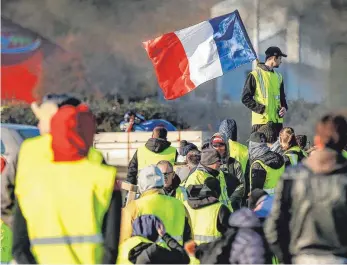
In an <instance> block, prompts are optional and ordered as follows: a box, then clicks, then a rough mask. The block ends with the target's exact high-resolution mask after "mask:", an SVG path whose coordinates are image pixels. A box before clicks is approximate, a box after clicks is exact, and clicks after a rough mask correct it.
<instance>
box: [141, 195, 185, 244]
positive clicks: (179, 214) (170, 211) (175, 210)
mask: <svg viewBox="0 0 347 265" xmlns="http://www.w3.org/2000/svg"><path fill="white" fill-rule="evenodd" d="M134 202H135V204H136V208H137V209H138V210H137V216H135V219H136V218H137V217H139V216H142V215H147V214H152V215H155V216H157V217H158V218H159V219H160V220H161V221H162V222H163V224H164V227H165V230H166V232H167V233H168V234H170V235H171V236H172V237H173V238H179V237H180V238H181V239H180V240H178V242H179V243H180V244H183V241H182V238H183V232H184V225H185V216H186V210H185V208H184V205H183V204H182V202H181V201H179V200H177V199H176V198H172V197H169V196H166V195H163V194H159V193H153V194H146V193H144V194H142V195H141V197H140V198H138V199H137V200H135V201H134ZM173 220H174V221H173ZM159 245H161V246H166V244H165V243H164V242H159Z"/></svg>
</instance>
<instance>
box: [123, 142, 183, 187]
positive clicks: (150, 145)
mask: <svg viewBox="0 0 347 265" xmlns="http://www.w3.org/2000/svg"><path fill="white" fill-rule="evenodd" d="M145 146H146V147H147V149H148V150H150V151H152V152H154V153H161V152H163V151H164V150H165V149H167V148H168V147H170V146H171V143H170V142H168V141H166V140H164V139H156V138H150V139H149V140H148V141H147V143H146V145H145ZM177 156H178V153H177V152H176V158H175V160H177ZM137 165H138V162H137V151H136V152H135V154H134V156H133V158H132V159H131V160H130V163H129V166H128V176H127V181H128V182H130V183H131V184H133V185H137V173H138V167H137Z"/></svg>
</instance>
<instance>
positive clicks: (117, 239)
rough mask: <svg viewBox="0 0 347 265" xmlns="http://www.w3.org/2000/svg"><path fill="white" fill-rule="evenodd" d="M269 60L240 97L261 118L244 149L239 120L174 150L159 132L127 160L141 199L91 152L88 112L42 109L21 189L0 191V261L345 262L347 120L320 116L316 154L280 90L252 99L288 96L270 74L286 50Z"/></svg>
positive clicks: (62, 103)
mask: <svg viewBox="0 0 347 265" xmlns="http://www.w3.org/2000/svg"><path fill="white" fill-rule="evenodd" d="M268 54H269V56H267V61H266V64H264V65H261V66H259V69H256V70H255V71H254V72H252V73H251V74H250V76H249V78H248V79H247V81H246V85H245V93H244V100H243V101H244V102H245V104H247V105H248V106H250V107H251V108H253V111H255V112H258V113H255V114H254V115H253V122H252V124H253V126H252V133H251V135H250V137H249V140H248V141H247V145H243V144H241V143H239V142H238V139H237V124H236V121H235V120H233V119H226V120H224V121H222V122H221V124H220V127H219V131H218V132H216V133H215V134H213V136H212V137H211V138H209V139H207V140H206V141H205V142H204V143H203V144H202V146H201V148H198V147H197V146H195V145H194V144H192V143H189V142H187V141H181V143H180V147H179V148H178V149H176V148H174V147H172V146H171V143H170V142H169V141H168V140H167V130H166V129H165V128H163V127H156V128H155V129H154V130H153V133H152V137H151V138H150V139H149V140H148V141H147V143H146V144H145V146H143V147H140V148H138V150H137V151H136V153H135V154H134V156H133V158H132V159H131V161H130V163H129V168H128V175H127V182H129V183H131V184H133V185H134V186H135V185H136V187H137V189H136V190H137V191H138V196H137V198H136V199H134V200H127V201H126V203H125V204H124V203H123V200H122V194H121V191H120V185H119V181H118V180H117V170H116V168H115V167H113V166H109V165H107V164H106V163H105V160H104V159H103V157H102V155H101V154H100V153H99V152H98V151H97V150H96V149H94V148H93V136H94V134H95V117H94V116H93V114H92V112H91V110H90V109H89V108H88V106H87V105H85V104H84V103H83V102H81V101H80V100H78V99H77V98H73V97H69V96H67V95H49V96H46V97H45V98H44V99H43V101H42V103H41V104H36V103H34V104H33V105H32V110H33V112H34V113H35V115H36V117H37V118H38V120H39V124H38V127H39V129H40V132H41V135H40V136H38V137H35V138H31V139H27V140H25V141H24V143H23V144H22V146H21V150H20V153H19V155H18V163H17V169H16V178H15V182H14V185H13V187H5V188H4V189H3V190H2V192H6V193H7V195H8V196H7V197H10V198H12V203H11V206H9V207H8V208H9V209H7V210H8V211H6V216H4V213H3V211H2V216H1V220H2V221H1V226H2V228H1V230H2V232H1V233H2V239H1V240H2V246H1V247H2V248H1V263H10V262H11V261H15V262H16V263H24V264H34V263H46V264H52V263H61V264H100V263H103V264H160V263H161V264H199V263H202V264H240V263H243V264H264V263H266V264H268V263H269V264H271V263H272V264H278V263H296V264H298V263H301V264H302V263H306V264H308V263H314V264H317V263H334V264H345V263H347V230H346V229H345V225H346V224H347V120H346V117H345V116H343V115H342V114H337V113H332V114H327V115H325V116H323V117H322V118H321V119H319V121H318V122H317V125H316V127H315V128H314V129H315V137H314V148H309V149H308V148H307V147H306V145H307V137H306V136H305V135H296V134H295V131H294V129H293V128H290V127H283V117H284V115H285V113H286V111H287V105H286V103H285V96H284V95H280V96H278V97H276V99H277V101H270V100H265V99H266V97H264V98H263V99H262V100H260V99H259V95H258V96H257V95H256V96H254V93H263V92H264V91H268V92H269V93H266V94H267V95H268V96H269V97H270V96H271V95H274V94H276V93H275V92H274V90H275V87H276V89H277V90H278V93H284V92H283V80H282V77H281V76H278V74H277V73H276V72H274V71H273V68H274V65H275V64H276V63H277V64H278V65H279V64H280V62H281V58H280V57H279V56H286V55H285V54H283V53H281V52H280V51H278V50H277V49H270V52H269V53H268ZM270 55H271V56H270ZM257 72H258V73H260V75H257ZM261 75H264V76H263V77H262V78H259V77H260V76H261ZM266 78H268V79H271V80H272V81H271V82H269V80H267V79H266ZM276 82H278V83H277V86H276ZM262 83H263V85H264V84H271V86H273V87H272V88H271V89H273V91H272V92H271V89H270V88H267V89H266V88H264V87H263V88H264V89H265V90H263V88H261V86H262ZM257 91H258V92H257ZM252 93H253V96H252V97H254V98H253V99H257V100H258V101H259V100H260V101H261V103H259V102H257V103H256V104H253V103H254V102H253V101H252V100H253V99H251V96H250V95H252ZM278 95H279V94H278ZM252 102H253V103H252ZM277 103H278V104H280V105H279V106H280V108H278V106H276V107H274V106H270V105H271V104H277ZM281 104H282V105H281ZM270 111H275V113H278V115H277V116H276V115H274V114H273V113H271V112H270ZM262 113H265V114H262ZM2 209H3V208H2ZM5 217H7V218H5ZM4 220H6V222H5V221H4Z"/></svg>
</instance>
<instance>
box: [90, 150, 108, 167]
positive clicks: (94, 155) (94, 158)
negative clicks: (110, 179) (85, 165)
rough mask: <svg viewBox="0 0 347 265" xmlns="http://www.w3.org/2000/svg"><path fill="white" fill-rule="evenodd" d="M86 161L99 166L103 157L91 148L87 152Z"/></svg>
mask: <svg viewBox="0 0 347 265" xmlns="http://www.w3.org/2000/svg"><path fill="white" fill-rule="evenodd" d="M88 159H89V160H90V161H93V162H95V163H98V164H101V163H102V161H103V160H104V156H103V155H102V153H101V152H100V151H99V150H97V149H95V148H94V147H91V148H90V149H89V152H88Z"/></svg>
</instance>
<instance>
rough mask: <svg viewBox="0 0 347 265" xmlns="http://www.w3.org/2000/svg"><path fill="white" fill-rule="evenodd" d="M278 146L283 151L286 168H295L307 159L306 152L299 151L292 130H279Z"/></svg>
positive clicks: (288, 128)
mask: <svg viewBox="0 0 347 265" xmlns="http://www.w3.org/2000/svg"><path fill="white" fill-rule="evenodd" d="M280 144H281V147H282V150H283V158H284V162H285V165H286V167H288V166H295V165H297V164H298V163H300V162H301V161H302V160H303V159H304V158H305V157H307V154H306V152H304V151H303V150H301V148H300V147H299V145H298V143H297V142H296V137H295V133H294V129H293V128H290V127H285V128H283V129H282V130H281V132H280Z"/></svg>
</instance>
